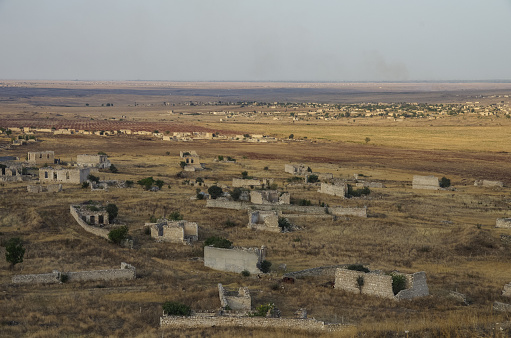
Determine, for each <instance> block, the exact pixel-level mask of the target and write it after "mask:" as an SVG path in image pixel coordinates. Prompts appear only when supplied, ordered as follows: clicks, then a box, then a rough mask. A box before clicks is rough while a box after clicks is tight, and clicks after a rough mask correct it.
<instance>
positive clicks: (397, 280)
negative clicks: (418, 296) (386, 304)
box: [391, 274, 406, 295]
mask: <svg viewBox="0 0 511 338" xmlns="http://www.w3.org/2000/svg"><path fill="white" fill-rule="evenodd" d="M391 276H392V292H394V295H397V294H398V293H399V291H401V290H404V289H406V277H405V276H404V275H399V274H391Z"/></svg>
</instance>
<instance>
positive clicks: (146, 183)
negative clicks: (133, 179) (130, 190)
mask: <svg viewBox="0 0 511 338" xmlns="http://www.w3.org/2000/svg"><path fill="white" fill-rule="evenodd" d="M154 182H155V181H154V178H152V177H146V178H143V179H141V180H138V181H137V183H138V184H140V185H141V186H142V187H144V189H145V190H149V189H151V188H152V187H153V184H154Z"/></svg>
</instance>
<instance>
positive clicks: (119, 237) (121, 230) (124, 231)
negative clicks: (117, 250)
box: [108, 225, 128, 244]
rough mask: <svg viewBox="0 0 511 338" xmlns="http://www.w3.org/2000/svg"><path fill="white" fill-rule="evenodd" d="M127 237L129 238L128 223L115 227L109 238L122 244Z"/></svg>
mask: <svg viewBox="0 0 511 338" xmlns="http://www.w3.org/2000/svg"><path fill="white" fill-rule="evenodd" d="M126 238H128V227H127V226H126V225H123V226H120V227H118V228H115V229H113V230H112V231H110V232H109V233H108V239H109V240H111V241H112V242H114V243H115V244H121V242H122V241H124V240H125V239H126Z"/></svg>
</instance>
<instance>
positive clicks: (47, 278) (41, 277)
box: [12, 271, 60, 284]
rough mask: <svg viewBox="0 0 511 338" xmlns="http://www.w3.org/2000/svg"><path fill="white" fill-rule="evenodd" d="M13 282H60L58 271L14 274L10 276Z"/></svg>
mask: <svg viewBox="0 0 511 338" xmlns="http://www.w3.org/2000/svg"><path fill="white" fill-rule="evenodd" d="M12 283H13V284H55V283H60V272H58V271H53V272H52V273H40V274H34V275H16V276H13V277H12Z"/></svg>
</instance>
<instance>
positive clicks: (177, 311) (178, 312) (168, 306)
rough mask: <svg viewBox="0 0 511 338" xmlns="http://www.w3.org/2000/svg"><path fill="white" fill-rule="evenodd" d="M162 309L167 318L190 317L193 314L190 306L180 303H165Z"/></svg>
mask: <svg viewBox="0 0 511 338" xmlns="http://www.w3.org/2000/svg"><path fill="white" fill-rule="evenodd" d="M162 308H163V312H164V313H165V314H166V315H167V316H189V315H191V314H192V309H191V308H190V307H189V306H188V305H185V304H182V303H178V302H165V303H163V305H162Z"/></svg>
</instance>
